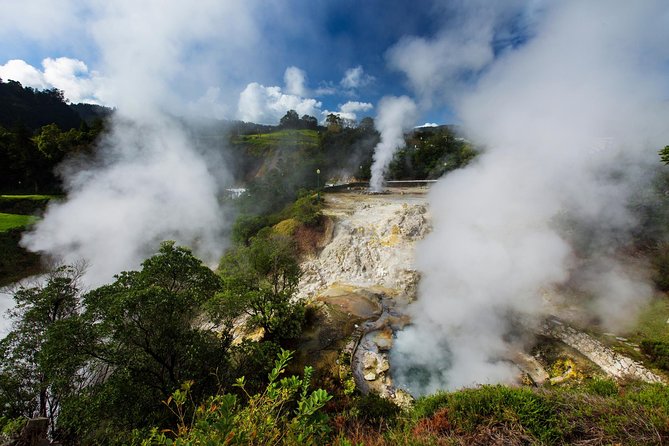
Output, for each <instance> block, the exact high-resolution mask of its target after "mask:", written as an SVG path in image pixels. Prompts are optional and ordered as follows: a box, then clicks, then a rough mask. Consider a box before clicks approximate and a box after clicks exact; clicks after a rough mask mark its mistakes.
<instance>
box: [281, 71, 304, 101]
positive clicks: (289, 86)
mask: <svg viewBox="0 0 669 446" xmlns="http://www.w3.org/2000/svg"><path fill="white" fill-rule="evenodd" d="M283 82H284V83H285V84H286V93H288V94H292V95H295V96H307V95H308V93H307V87H306V82H307V73H306V72H305V71H304V70H301V69H299V68H297V67H288V68H286V72H285V73H284V74H283Z"/></svg>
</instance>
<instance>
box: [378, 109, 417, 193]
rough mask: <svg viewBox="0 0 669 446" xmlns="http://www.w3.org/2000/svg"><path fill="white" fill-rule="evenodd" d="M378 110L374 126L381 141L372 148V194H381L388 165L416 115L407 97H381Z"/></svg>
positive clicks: (402, 142) (414, 120)
mask: <svg viewBox="0 0 669 446" xmlns="http://www.w3.org/2000/svg"><path fill="white" fill-rule="evenodd" d="M378 109H379V114H378V115H377V116H376V120H375V122H374V126H375V127H376V129H377V130H378V131H379V133H381V141H379V143H378V144H377V145H376V147H375V148H374V162H373V163H372V177H371V178H370V180H369V188H370V190H371V191H372V192H381V190H382V189H383V178H384V175H385V173H386V170H387V169H388V165H389V164H390V162H391V161H392V159H393V155H394V154H395V151H396V150H397V148H398V147H401V146H402V145H404V132H405V131H407V130H409V129H410V128H412V127H413V125H414V123H415V122H416V118H417V115H418V110H417V108H416V104H415V103H414V101H412V100H411V99H410V98H409V97H407V96H400V97H396V96H386V97H383V98H381V101H380V102H379V106H378Z"/></svg>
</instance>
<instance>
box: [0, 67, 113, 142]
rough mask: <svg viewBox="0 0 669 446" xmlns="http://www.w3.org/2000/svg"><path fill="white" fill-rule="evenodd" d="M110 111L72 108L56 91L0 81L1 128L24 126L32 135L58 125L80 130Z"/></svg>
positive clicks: (101, 108) (93, 108)
mask: <svg viewBox="0 0 669 446" xmlns="http://www.w3.org/2000/svg"><path fill="white" fill-rule="evenodd" d="M110 112H111V109H109V108H106V107H101V106H95V105H91V104H75V105H70V104H67V103H66V102H65V99H64V97H63V92H62V91H60V90H57V89H50V90H42V91H39V90H35V89H33V88H30V87H24V86H23V85H21V83H20V82H16V81H13V80H8V81H6V82H5V81H0V126H1V127H4V128H7V129H9V128H15V127H17V126H24V127H26V128H28V129H29V130H30V131H31V132H34V131H35V130H37V129H39V128H41V127H43V126H45V125H48V124H56V125H57V126H58V127H59V128H60V129H61V130H70V129H73V128H78V127H79V126H80V125H81V123H82V121H86V122H87V123H88V124H90V123H91V122H92V121H94V120H95V119H96V118H102V117H104V116H106V115H108V114H109V113H110Z"/></svg>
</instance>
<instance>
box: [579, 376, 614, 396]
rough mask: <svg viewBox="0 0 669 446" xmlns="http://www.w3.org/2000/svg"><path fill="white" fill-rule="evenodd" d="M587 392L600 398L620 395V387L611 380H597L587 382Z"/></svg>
mask: <svg viewBox="0 0 669 446" xmlns="http://www.w3.org/2000/svg"><path fill="white" fill-rule="evenodd" d="M586 390H587V391H588V392H589V393H593V394H595V395H599V396H616V395H618V385H617V384H616V382H615V381H612V380H610V379H599V378H595V379H592V380H589V381H587V382H586Z"/></svg>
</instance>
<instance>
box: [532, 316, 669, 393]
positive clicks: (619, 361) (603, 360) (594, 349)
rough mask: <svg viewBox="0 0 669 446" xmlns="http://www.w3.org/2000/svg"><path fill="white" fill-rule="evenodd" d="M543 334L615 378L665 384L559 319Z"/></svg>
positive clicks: (634, 362) (655, 376)
mask: <svg viewBox="0 0 669 446" xmlns="http://www.w3.org/2000/svg"><path fill="white" fill-rule="evenodd" d="M541 334H543V335H545V336H549V337H552V338H555V339H558V340H560V341H562V342H564V343H565V344H567V345H568V346H570V347H572V348H573V349H575V350H578V351H579V352H581V353H582V354H583V355H584V356H585V357H587V358H588V359H589V360H591V361H592V362H594V363H595V364H596V365H597V366H599V367H600V368H601V369H602V370H603V371H604V373H606V374H607V375H609V376H611V377H613V378H616V379H622V378H634V379H639V380H642V381H645V382H650V383H663V382H665V381H664V379H663V378H662V377H660V376H658V375H656V374H655V373H653V372H651V371H650V370H648V369H647V368H646V367H644V366H643V364H641V363H639V362H637V361H634V360H633V359H630V358H628V357H627V356H624V355H621V354H620V353H617V352H615V351H613V350H611V349H610V348H608V347H607V346H605V345H604V344H602V343H601V342H599V341H598V340H597V339H595V338H593V337H592V336H590V335H588V334H587V333H584V332H582V331H578V330H576V329H574V328H573V327H570V326H569V325H567V324H565V323H563V322H560V321H558V320H557V319H548V320H546V322H545V323H544V325H543V327H542V333H541Z"/></svg>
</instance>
